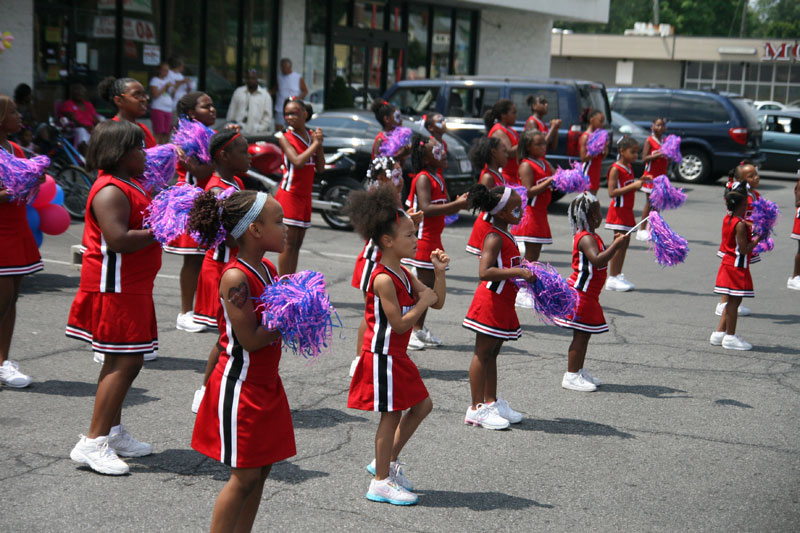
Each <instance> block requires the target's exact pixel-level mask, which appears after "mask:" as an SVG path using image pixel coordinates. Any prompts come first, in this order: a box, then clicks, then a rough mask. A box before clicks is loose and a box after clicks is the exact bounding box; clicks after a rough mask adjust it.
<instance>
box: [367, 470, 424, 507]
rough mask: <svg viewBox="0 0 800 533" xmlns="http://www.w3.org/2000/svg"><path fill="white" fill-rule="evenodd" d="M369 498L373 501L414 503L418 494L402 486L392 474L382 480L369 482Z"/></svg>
mask: <svg viewBox="0 0 800 533" xmlns="http://www.w3.org/2000/svg"><path fill="white" fill-rule="evenodd" d="M367 499H368V500H372V501H373V502H384V503H391V504H392V505H414V504H415V503H417V495H416V494H414V493H412V492H409V491H407V490H406V489H404V488H403V487H401V486H400V484H399V483H397V481H395V480H394V479H392V477H391V476H389V477H387V478H386V479H382V480H380V481H378V480H375V479H373V480H372V481H370V482H369V490H368V491H367Z"/></svg>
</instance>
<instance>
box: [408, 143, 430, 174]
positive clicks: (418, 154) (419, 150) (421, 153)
mask: <svg viewBox="0 0 800 533" xmlns="http://www.w3.org/2000/svg"><path fill="white" fill-rule="evenodd" d="M428 140H429V139H428V137H425V136H424V135H421V134H419V133H415V134H414V135H412V136H411V170H412V171H413V172H414V173H415V174H416V173H417V172H421V171H422V169H424V168H425V154H426V152H427V146H426V145H427V144H428Z"/></svg>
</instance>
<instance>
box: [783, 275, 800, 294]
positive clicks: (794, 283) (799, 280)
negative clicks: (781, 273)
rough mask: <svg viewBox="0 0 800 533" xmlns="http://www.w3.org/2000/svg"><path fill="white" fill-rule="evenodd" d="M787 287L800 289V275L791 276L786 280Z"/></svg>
mask: <svg viewBox="0 0 800 533" xmlns="http://www.w3.org/2000/svg"><path fill="white" fill-rule="evenodd" d="M786 288H787V289H794V290H796V291H800V276H795V277H793V278H789V279H788V280H787V281H786Z"/></svg>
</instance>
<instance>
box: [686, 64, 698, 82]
mask: <svg viewBox="0 0 800 533" xmlns="http://www.w3.org/2000/svg"><path fill="white" fill-rule="evenodd" d="M699 77H700V63H698V62H697V61H687V62H686V78H687V79H693V80H694V79H697V78H699Z"/></svg>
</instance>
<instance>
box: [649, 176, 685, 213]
mask: <svg viewBox="0 0 800 533" xmlns="http://www.w3.org/2000/svg"><path fill="white" fill-rule="evenodd" d="M685 201H686V193H685V192H683V189H678V188H677V187H674V186H673V185H672V183H670V181H669V178H668V177H666V176H663V175H662V176H657V177H656V178H654V179H653V190H652V192H651V193H650V205H651V206H653V207H654V208H655V209H657V210H659V211H664V210H665V209H675V208H678V207H680V206H682V205H683V202H685Z"/></svg>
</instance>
